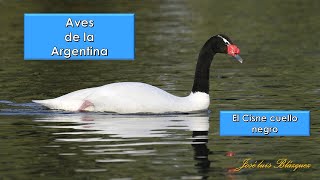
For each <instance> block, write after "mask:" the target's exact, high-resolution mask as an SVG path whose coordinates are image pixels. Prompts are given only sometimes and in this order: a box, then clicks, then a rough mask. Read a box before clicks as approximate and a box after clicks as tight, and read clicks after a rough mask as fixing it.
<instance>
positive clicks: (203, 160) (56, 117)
mask: <svg viewBox="0 0 320 180" xmlns="http://www.w3.org/2000/svg"><path fill="white" fill-rule="evenodd" d="M35 121H37V122H42V124H43V123H45V126H43V127H46V128H63V129H65V130H63V131H62V132H61V130H59V132H58V133H54V134H55V135H63V136H62V137H63V138H58V137H57V139H56V141H58V142H80V143H82V142H100V143H99V145H96V146H95V148H96V149H95V150H94V149H93V150H91V152H93V153H96V154H99V153H101V154H103V153H104V154H108V152H106V151H101V149H100V150H99V149H97V147H99V148H101V147H104V148H117V149H119V148H123V147H125V148H127V150H128V147H131V148H132V147H134V146H144V145H151V146H152V145H163V144H165V145H166V144H173V145H175V144H191V145H192V147H193V150H194V160H196V163H195V166H196V167H197V169H198V170H199V172H200V173H201V174H203V175H204V174H206V172H207V171H208V168H209V167H210V161H209V160H208V154H209V149H208V148H207V142H208V131H209V113H207V112H206V113H200V114H179V115H115V114H97V113H77V114H51V115H49V116H45V117H39V118H37V119H35ZM51 123H54V125H50V124H51ZM70 129H72V130H70ZM188 132H192V138H191V137H190V136H191V133H190V134H188ZM78 135H79V136H78ZM80 135H81V136H80ZM84 135H90V138H87V137H86V136H84ZM92 135H95V136H94V137H95V138H92ZM97 135H98V138H97ZM102 135H108V136H107V137H108V138H106V136H102ZM74 136H77V137H76V138H75V137H74ZM71 137H72V138H71ZM148 138H153V139H151V140H152V141H151V142H150V139H148ZM181 138H183V139H181ZM190 139H191V140H190ZM117 141H118V142H117ZM108 142H112V143H108ZM115 142H116V143H115ZM101 143H104V144H101ZM166 147H167V146H166ZM172 147H175V146H172ZM167 148H168V147H167ZM131 150H132V149H131ZM171 150H172V149H171ZM87 151H89V152H90V150H87ZM126 152H128V151H126ZM109 153H110V152H109ZM144 153H146V151H144ZM152 153H155V152H154V151H152ZM134 161H135V160H134Z"/></svg>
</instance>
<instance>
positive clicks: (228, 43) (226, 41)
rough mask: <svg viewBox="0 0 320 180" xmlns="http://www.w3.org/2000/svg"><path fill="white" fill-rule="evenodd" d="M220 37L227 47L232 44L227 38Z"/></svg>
mask: <svg viewBox="0 0 320 180" xmlns="http://www.w3.org/2000/svg"><path fill="white" fill-rule="evenodd" d="M218 37H219V38H221V39H222V40H223V42H224V43H225V44H226V45H230V44H231V43H230V42H229V41H228V40H226V38H224V37H222V36H220V35H218Z"/></svg>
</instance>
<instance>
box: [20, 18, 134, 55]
mask: <svg viewBox="0 0 320 180" xmlns="http://www.w3.org/2000/svg"><path fill="white" fill-rule="evenodd" d="M69 18H70V19H71V22H72V26H73V27H72V26H71V24H70V19H69ZM80 21H81V22H80ZM79 23H80V24H79ZM81 23H82V24H81ZM77 25H79V27H76V26H77ZM66 26H67V27H66ZM70 33H71V37H74V36H75V35H78V36H79V37H78V38H74V39H73V41H72V42H67V41H66V39H65V36H66V35H70ZM84 33H85V34H84ZM90 35H93V38H92V36H90ZM68 37H70V36H68ZM68 37H67V40H70V38H68ZM85 37H87V38H86V39H85ZM74 40H75V41H77V40H78V42H75V41H74ZM85 40H86V41H85ZM134 46H135V43H134V14H46V13H42V14H25V15H24V59H25V60H134Z"/></svg>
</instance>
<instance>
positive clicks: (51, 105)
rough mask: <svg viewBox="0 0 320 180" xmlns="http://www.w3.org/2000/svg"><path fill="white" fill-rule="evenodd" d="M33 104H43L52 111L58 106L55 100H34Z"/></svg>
mask: <svg viewBox="0 0 320 180" xmlns="http://www.w3.org/2000/svg"><path fill="white" fill-rule="evenodd" d="M32 102H34V103H37V104H41V105H42V106H45V107H48V108H50V109H54V108H55V106H56V102H55V100H54V99H46V100H32Z"/></svg>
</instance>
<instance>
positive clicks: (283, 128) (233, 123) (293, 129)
mask: <svg viewBox="0 0 320 180" xmlns="http://www.w3.org/2000/svg"><path fill="white" fill-rule="evenodd" d="M220 136H310V111H220Z"/></svg>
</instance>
